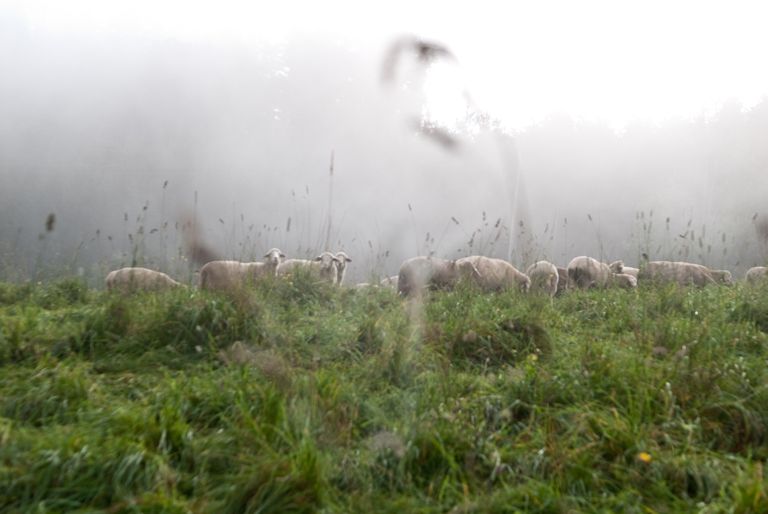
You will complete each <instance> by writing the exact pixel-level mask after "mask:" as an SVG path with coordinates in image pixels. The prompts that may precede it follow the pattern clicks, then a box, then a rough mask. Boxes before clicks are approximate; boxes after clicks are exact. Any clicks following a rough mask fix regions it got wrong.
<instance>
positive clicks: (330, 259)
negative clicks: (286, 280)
mask: <svg viewBox="0 0 768 514" xmlns="http://www.w3.org/2000/svg"><path fill="white" fill-rule="evenodd" d="M338 264H339V259H338V258H336V256H335V255H334V254H332V253H331V252H323V253H321V254H320V255H318V256H317V257H315V258H314V259H313V260H311V261H309V260H306V259H288V260H286V261H283V262H282V263H281V264H280V265H279V266H278V267H277V275H278V276H279V277H285V276H288V275H292V274H293V273H295V272H296V271H297V270H304V271H305V272H306V273H309V274H311V275H313V276H316V277H317V278H319V279H321V280H323V281H326V282H330V283H331V284H337V283H338Z"/></svg>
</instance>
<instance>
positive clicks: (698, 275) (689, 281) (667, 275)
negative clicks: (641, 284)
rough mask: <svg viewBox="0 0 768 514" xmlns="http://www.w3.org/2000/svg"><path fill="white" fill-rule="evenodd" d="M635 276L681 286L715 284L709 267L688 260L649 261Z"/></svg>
mask: <svg viewBox="0 0 768 514" xmlns="http://www.w3.org/2000/svg"><path fill="white" fill-rule="evenodd" d="M637 278H638V279H639V280H642V281H646V280H648V281H653V282H657V283H670V282H671V283H675V284H678V285H681V286H690V285H694V286H699V287H702V286H706V285H709V284H716V283H717V282H716V281H715V279H714V278H713V277H712V273H711V272H710V270H709V268H707V267H706V266H702V265H701V264H693V263H690V262H673V261H651V262H648V263H646V264H645V265H644V266H641V268H640V273H639V274H638V276H637Z"/></svg>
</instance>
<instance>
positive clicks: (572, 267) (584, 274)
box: [568, 255, 624, 289]
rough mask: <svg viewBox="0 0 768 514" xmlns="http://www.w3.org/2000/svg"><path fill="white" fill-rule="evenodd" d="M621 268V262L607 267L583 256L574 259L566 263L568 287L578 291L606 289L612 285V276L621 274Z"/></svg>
mask: <svg viewBox="0 0 768 514" xmlns="http://www.w3.org/2000/svg"><path fill="white" fill-rule="evenodd" d="M623 266H624V265H623V263H622V262H621V261H616V262H613V263H611V264H610V265H608V264H606V263H604V262H600V261H598V260H597V259H593V258H592V257H586V256H583V255H582V256H580V257H574V258H573V259H571V262H569V263H568V287H569V288H578V289H589V288H592V287H599V288H604V287H608V286H610V285H612V278H613V275H615V274H617V273H621V270H622V269H623ZM614 270H617V271H614Z"/></svg>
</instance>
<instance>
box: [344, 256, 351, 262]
mask: <svg viewBox="0 0 768 514" xmlns="http://www.w3.org/2000/svg"><path fill="white" fill-rule="evenodd" d="M344 260H345V261H347V262H352V259H350V258H349V257H344Z"/></svg>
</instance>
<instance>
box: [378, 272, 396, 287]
mask: <svg viewBox="0 0 768 514" xmlns="http://www.w3.org/2000/svg"><path fill="white" fill-rule="evenodd" d="M397 281H398V276H397V275H393V276H391V277H385V278H383V279H381V282H379V285H381V287H389V288H392V289H395V290H397Z"/></svg>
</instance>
